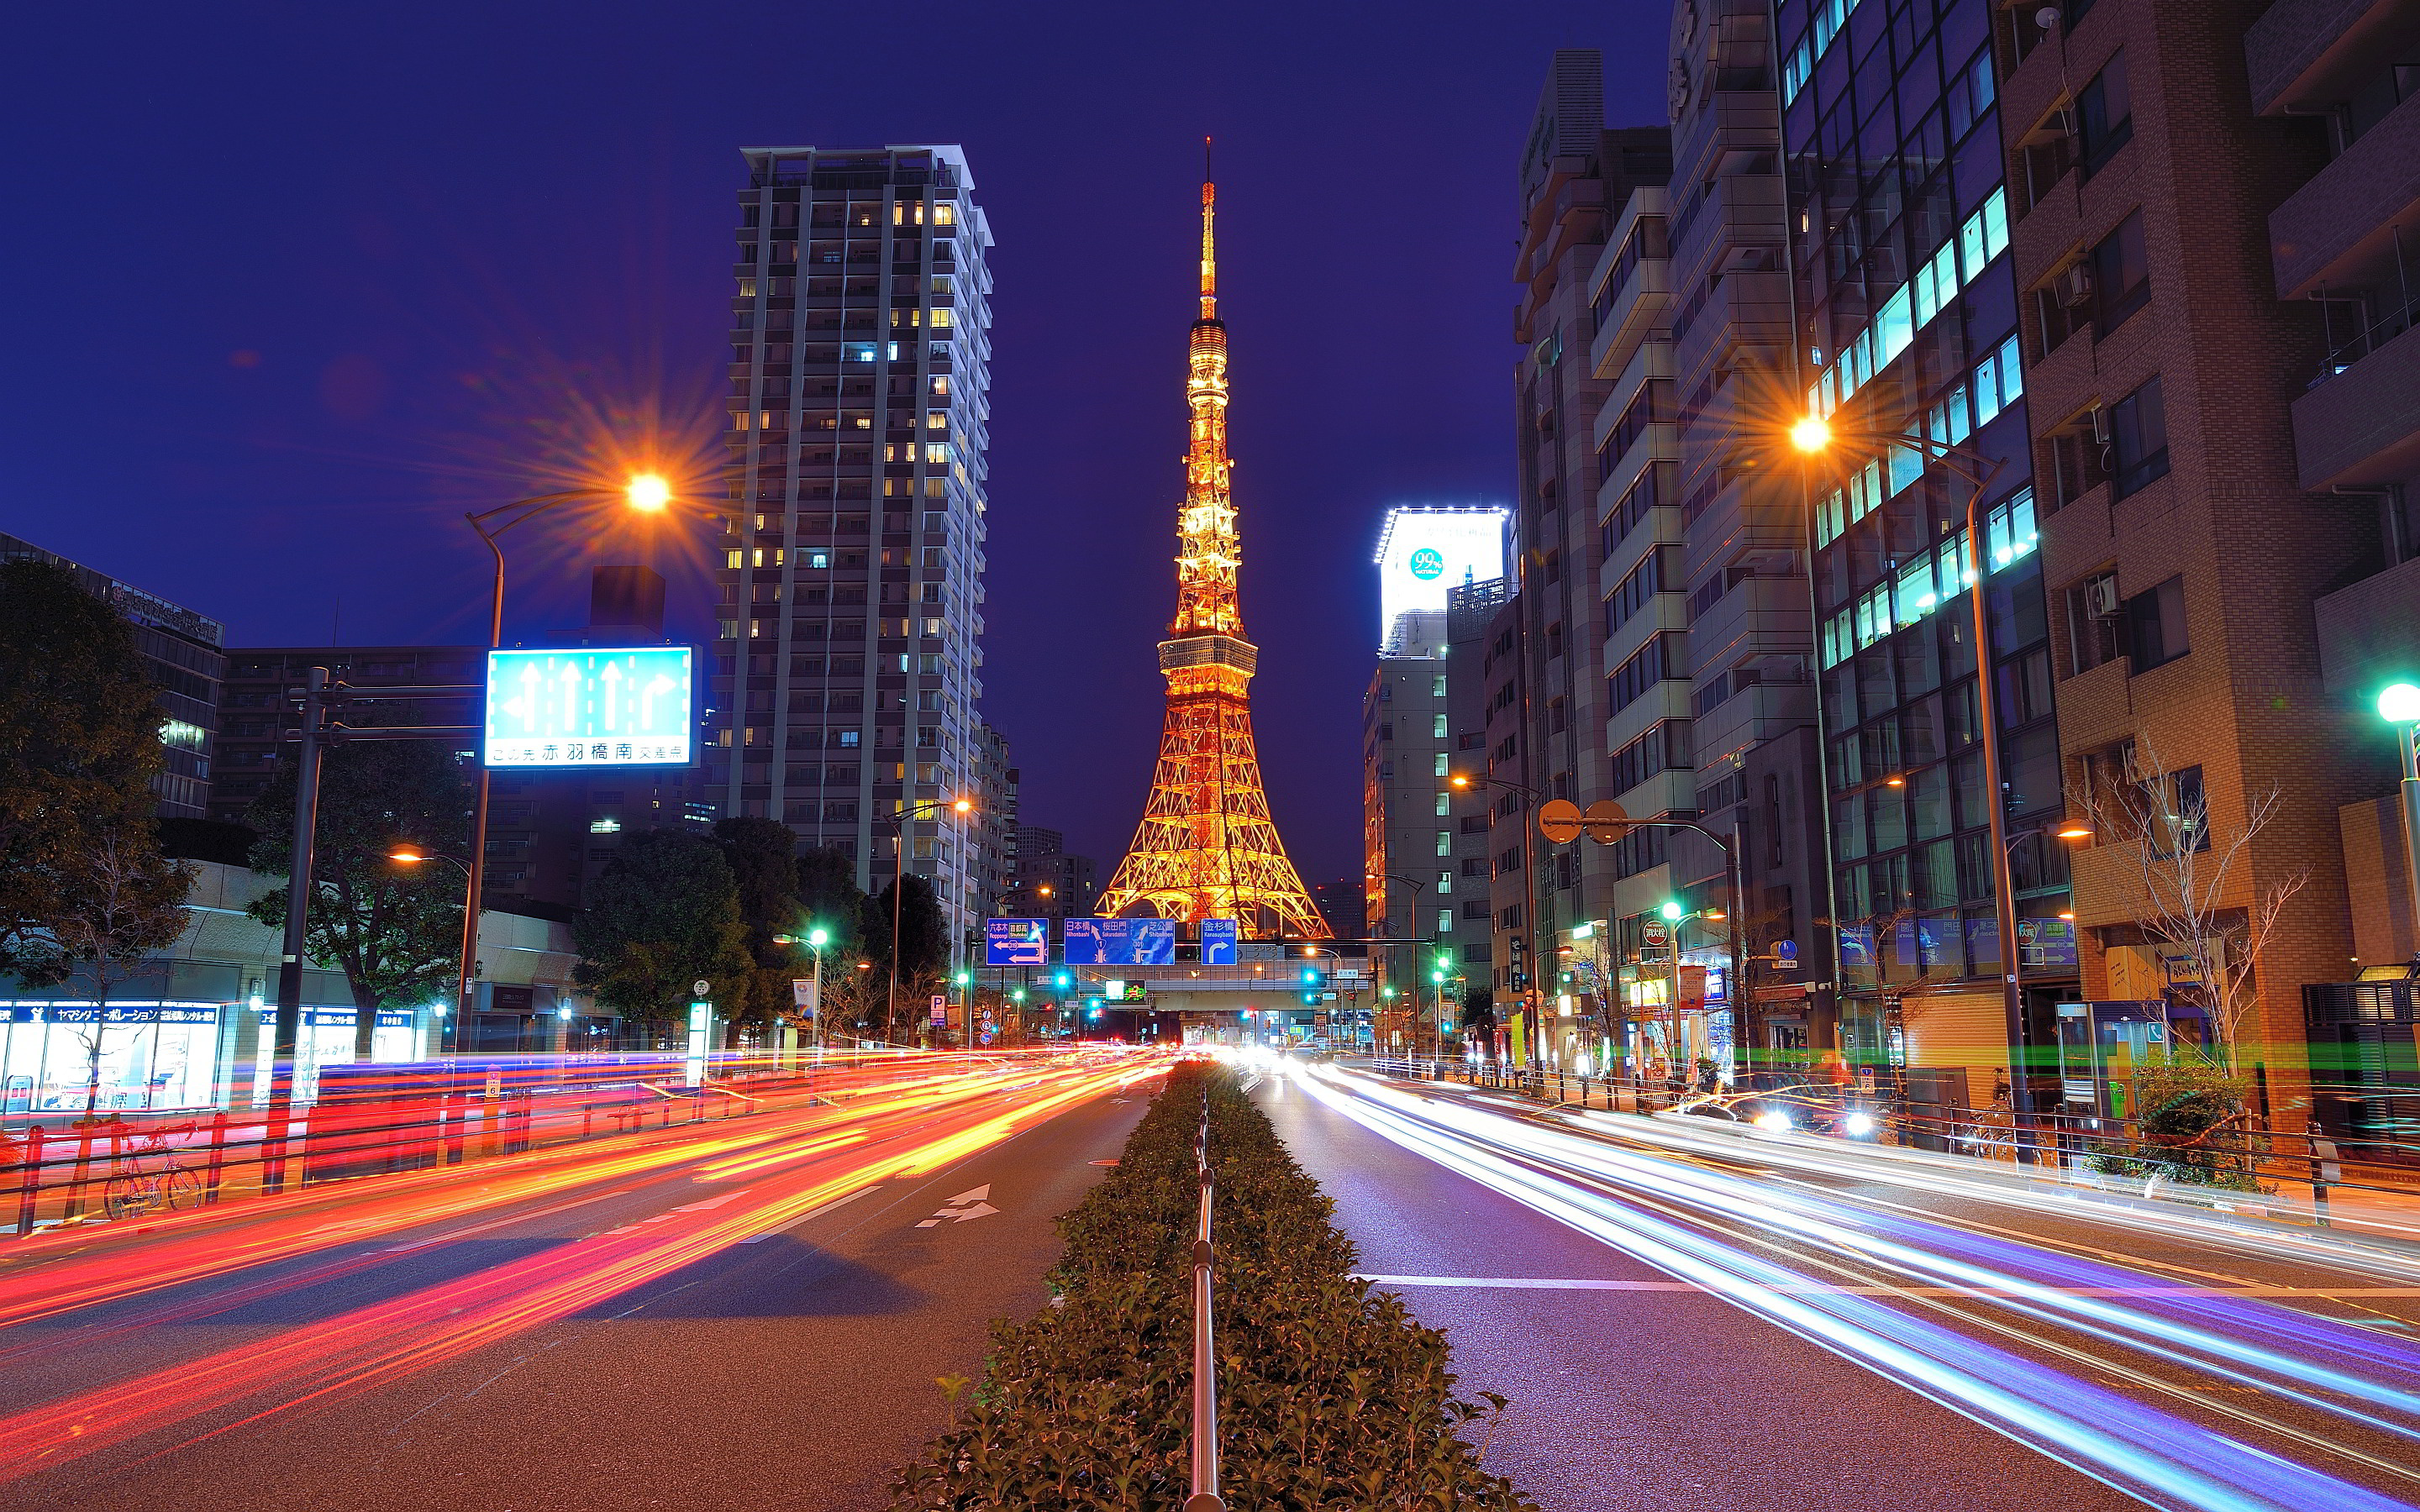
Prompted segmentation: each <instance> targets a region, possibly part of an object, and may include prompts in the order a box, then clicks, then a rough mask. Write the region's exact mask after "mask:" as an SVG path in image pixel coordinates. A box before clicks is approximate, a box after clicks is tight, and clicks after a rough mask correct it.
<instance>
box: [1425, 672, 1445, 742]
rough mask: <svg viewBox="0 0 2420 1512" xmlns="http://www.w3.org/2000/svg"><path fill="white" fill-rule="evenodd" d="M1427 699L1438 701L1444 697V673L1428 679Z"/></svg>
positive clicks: (1441, 732)
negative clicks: (1436, 699)
mask: <svg viewBox="0 0 2420 1512" xmlns="http://www.w3.org/2000/svg"><path fill="white" fill-rule="evenodd" d="M1429 697H1431V698H1438V699H1441V698H1443V697H1445V673H1443V672H1439V673H1437V674H1436V675H1435V677H1432V678H1430V679H1429ZM1437 733H1439V734H1443V733H1445V732H1444V731H1442V730H1440V731H1438V732H1437Z"/></svg>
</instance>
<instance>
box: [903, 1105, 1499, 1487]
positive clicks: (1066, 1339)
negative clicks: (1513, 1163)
mask: <svg viewBox="0 0 2420 1512" xmlns="http://www.w3.org/2000/svg"><path fill="white" fill-rule="evenodd" d="M1205 1098H1206V1101H1207V1106H1208V1112H1209V1140H1208V1149H1209V1152H1210V1165H1211V1169H1212V1174H1213V1178H1214V1183H1215V1184H1214V1192H1215V1203H1216V1209H1217V1235H1218V1239H1217V1256H1218V1257H1217V1281H1216V1291H1215V1295H1216V1306H1217V1337H1218V1422H1219V1437H1220V1440H1221V1443H1220V1445H1219V1447H1220V1450H1221V1461H1222V1463H1221V1471H1222V1475H1221V1479H1222V1481H1223V1485H1222V1487H1221V1489H1222V1490H1223V1492H1224V1494H1225V1498H1226V1502H1227V1504H1229V1505H1231V1506H1236V1507H1253V1508H1280V1507H1301V1508H1312V1507H1322V1508H1326V1507H1368V1508H1373V1509H1375V1508H1401V1507H1414V1506H1435V1507H1451V1508H1501V1509H1506V1512H1512V1509H1517V1508H1531V1507H1533V1506H1534V1504H1532V1503H1531V1502H1530V1501H1529V1500H1528V1498H1527V1497H1526V1496H1524V1495H1522V1494H1521V1493H1520V1492H1518V1491H1517V1490H1515V1489H1513V1488H1512V1484H1511V1483H1510V1482H1508V1481H1506V1480H1504V1479H1502V1478H1501V1477H1498V1476H1495V1475H1490V1474H1488V1473H1485V1472H1484V1471H1483V1470H1481V1468H1480V1464H1479V1455H1478V1452H1477V1450H1476V1448H1475V1447H1474V1445H1473V1444H1472V1443H1470V1442H1469V1440H1468V1438H1466V1431H1467V1432H1470V1433H1473V1434H1475V1436H1477V1437H1479V1438H1480V1439H1481V1443H1483V1442H1484V1435H1485V1432H1486V1428H1487V1417H1488V1414H1489V1413H1490V1412H1495V1411H1500V1410H1501V1403H1500V1402H1497V1401H1496V1400H1494V1399H1492V1398H1491V1399H1489V1400H1488V1401H1485V1402H1471V1401H1467V1400H1464V1399H1462V1398H1460V1397H1458V1396H1455V1395H1454V1391H1453V1376H1452V1374H1451V1372H1450V1368H1449V1359H1448V1353H1447V1347H1446V1339H1445V1335H1442V1334H1440V1333H1438V1332H1437V1331H1436V1330H1435V1329H1430V1328H1424V1327H1422V1326H1420V1325H1419V1323H1418V1322H1416V1321H1415V1320H1414V1319H1412V1318H1411V1316H1410V1315H1409V1314H1408V1313H1407V1312H1406V1311H1405V1310H1404V1305H1403V1303H1402V1302H1401V1300H1400V1299H1398V1298H1396V1297H1394V1296H1392V1295H1389V1294H1384V1293H1375V1292H1373V1291H1372V1289H1371V1288H1370V1286H1369V1283H1367V1282H1365V1281H1361V1280H1358V1279H1356V1278H1355V1276H1354V1275H1353V1271H1354V1268H1355V1260H1356V1256H1355V1252H1354V1247H1353V1243H1352V1242H1351V1241H1350V1240H1348V1239H1347V1238H1346V1237H1345V1236H1344V1235H1343V1234H1342V1232H1340V1231H1339V1230H1338V1229H1337V1228H1336V1227H1334V1225H1332V1224H1331V1223H1330V1222H1329V1221H1328V1220H1329V1214H1330V1211H1331V1210H1332V1204H1331V1203H1330V1202H1329V1201H1328V1199H1327V1198H1326V1196H1323V1195H1321V1193H1320V1191H1319V1188H1318V1185H1317V1183H1315V1182H1313V1181H1312V1180H1311V1178H1309V1177H1308V1176H1306V1175H1304V1174H1303V1172H1302V1170H1301V1169H1300V1168H1299V1167H1298V1166H1296V1165H1295V1163H1294V1161H1293V1159H1292V1158H1291V1157H1290V1156H1289V1155H1288V1154H1287V1153H1286V1151H1285V1149H1284V1147H1283V1146H1282V1145H1281V1144H1280V1142H1279V1140H1278V1137H1277V1134H1276V1132H1275V1131H1274V1130H1273V1129H1272V1128H1271V1127H1270V1125H1269V1121H1268V1119H1267V1118H1266V1117H1265V1116H1264V1115H1263V1114H1262V1113H1261V1111H1260V1110H1259V1109H1258V1108H1257V1107H1255V1106H1253V1105H1252V1103H1250V1101H1249V1099H1248V1098H1246V1097H1245V1096H1244V1094H1243V1092H1242V1090H1241V1088H1240V1087H1239V1086H1238V1084H1237V1082H1236V1079H1235V1076H1234V1074H1233V1072H1230V1071H1228V1070H1227V1069H1225V1068H1223V1067H1218V1066H1211V1065H1206V1064H1202V1063H1199V1062H1187V1063H1183V1064H1180V1065H1179V1066H1178V1067H1177V1068H1176V1069H1175V1071H1174V1072H1171V1076H1170V1078H1169V1082H1168V1086H1167V1088H1166V1089H1165V1090H1163V1091H1162V1092H1161V1093H1160V1095H1159V1097H1158V1098H1157V1099H1156V1101H1155V1103H1153V1106H1152V1109H1151V1111H1150V1113H1149V1114H1147V1115H1146V1116H1145V1118H1144V1119H1143V1120H1142V1122H1141V1123H1140V1125H1139V1126H1138V1127H1137V1128H1136V1130H1135V1132H1134V1134H1133V1135H1132V1137H1131V1138H1130V1139H1129V1140H1128V1141H1127V1144H1126V1147H1125V1151H1124V1153H1123V1154H1122V1156H1121V1157H1120V1162H1119V1165H1117V1167H1116V1168H1115V1169H1113V1170H1112V1171H1111V1172H1110V1173H1109V1177H1108V1179H1107V1180H1104V1181H1103V1182H1102V1183H1101V1184H1100V1185H1099V1186H1098V1187H1096V1188H1094V1191H1093V1192H1092V1193H1091V1194H1090V1195H1089V1196H1086V1198H1085V1199H1084V1201H1083V1202H1082V1203H1081V1204H1080V1205H1079V1206H1078V1208H1077V1209H1076V1211H1073V1212H1072V1213H1070V1214H1068V1215H1067V1216H1066V1217H1065V1218H1063V1220H1061V1227H1062V1231H1063V1233H1064V1235H1065V1237H1066V1242H1067V1248H1066V1252H1065V1254H1064V1256H1063V1258H1062V1259H1061V1261H1060V1264H1059V1267H1058V1269H1057V1270H1056V1271H1055V1272H1054V1273H1052V1278H1051V1279H1052V1283H1053V1287H1054V1289H1055V1290H1056V1292H1057V1295H1056V1296H1055V1297H1054V1298H1053V1299H1052V1301H1051V1303H1050V1304H1049V1305H1047V1306H1046V1307H1044V1308H1043V1309H1042V1310H1041V1311H1040V1312H1038V1313H1036V1314H1035V1315H1034V1316H1033V1317H1032V1318H1031V1319H1026V1320H1024V1321H1022V1322H1017V1321H1003V1322H1001V1323H997V1324H995V1325H994V1326H993V1333H992V1344H991V1350H990V1352H989V1356H988V1359H987V1362H986V1366H985V1380H984V1381H982V1382H981V1383H980V1384H979V1385H978V1386H977V1387H976V1388H975V1390H974V1392H973V1394H972V1396H971V1397H970V1400H969V1402H968V1405H967V1408H966V1410H965V1411H964V1412H963V1413H962V1414H961V1415H960V1417H959V1419H958V1421H957V1423H956V1425H955V1426H954V1427H952V1428H951V1429H950V1430H949V1431H948V1432H946V1433H944V1434H943V1435H941V1437H940V1438H939V1439H938V1440H936V1441H935V1442H934V1443H932V1444H931V1445H929V1446H928V1447H927V1449H926V1450H925V1452H924V1453H923V1455H922V1456H920V1457H918V1458H916V1459H915V1460H913V1461H911V1462H910V1463H909V1464H908V1465H907V1468H906V1469H905V1470H904V1471H903V1472H902V1473H901V1474H900V1477H899V1481H898V1483H897V1486H896V1489H895V1501H894V1506H895V1507H896V1508H897V1509H899V1512H927V1509H937V1508H948V1509H951V1512H969V1509H975V1508H1001V1509H1006V1508H1012V1507H1014V1508H1020V1509H1023V1508H1109V1507H1120V1508H1124V1507H1132V1508H1138V1509H1140V1508H1153V1509H1159V1508H1166V1507H1172V1506H1177V1505H1181V1504H1184V1503H1185V1501H1186V1499H1187V1491H1188V1489H1189V1472H1190V1459H1191V1451H1192V1436H1191V1428H1190V1425H1191V1421H1192V1418H1191V1409H1192V1388H1193V1369H1192V1340H1193V1290H1192V1282H1193V1260H1194V1255H1193V1238H1194V1230H1195V1221H1194V1220H1195V1211H1196V1206H1197V1204H1198V1202H1199V1197H1200V1190H1201V1189H1200V1186H1199V1184H1198V1181H1197V1179H1196V1174H1195V1169H1196V1168H1195V1154H1194V1140H1195V1137H1196V1135H1197V1134H1198V1133H1199V1132H1200V1129H1201V1126H1202V1110H1203V1106H1204V1101H1205Z"/></svg>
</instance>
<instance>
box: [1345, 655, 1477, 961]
mask: <svg viewBox="0 0 2420 1512" xmlns="http://www.w3.org/2000/svg"><path fill="white" fill-rule="evenodd" d="M1452 745H1453V735H1452V731H1451V728H1450V716H1449V715H1448V714H1447V712H1446V644H1445V615H1444V614H1443V613H1442V612H1418V613H1408V614H1404V615H1403V616H1401V617H1400V618H1399V619H1398V620H1397V621H1396V623H1395V625H1393V626H1392V628H1391V630H1390V633H1389V635H1388V642H1387V649H1386V651H1385V653H1384V654H1382V655H1381V656H1379V657H1378V666H1377V669H1376V670H1375V671H1373V672H1372V673H1371V675H1370V686H1369V687H1368V688H1367V689H1366V690H1365V691H1364V692H1363V694H1362V697H1361V872H1362V879H1361V880H1362V891H1363V903H1362V918H1363V919H1364V920H1365V921H1366V922H1367V924H1368V925H1369V928H1368V931H1367V933H1370V934H1371V935H1373V936H1377V937H1381V938H1385V939H1390V940H1420V941H1424V942H1430V943H1429V944H1427V945H1389V946H1374V947H1373V948H1372V949H1373V955H1374V957H1375V964H1377V966H1378V968H1379V978H1380V980H1382V981H1384V982H1386V983H1388V984H1389V985H1391V986H1393V987H1394V988H1395V989H1396V991H1397V993H1398V994H1399V995H1404V996H1405V997H1406V998H1410V997H1421V998H1423V999H1424V998H1425V994H1424V993H1418V992H1415V991H1414V989H1415V988H1418V987H1421V986H1423V985H1424V984H1425V983H1426V982H1427V979H1428V973H1429V971H1430V970H1431V969H1432V968H1431V965H1430V961H1431V959H1432V958H1434V957H1435V956H1436V955H1438V954H1440V953H1447V952H1450V953H1452V954H1454V955H1455V956H1456V957H1457V958H1458V957H1459V953H1460V952H1459V951H1457V950H1455V949H1454V942H1455V940H1456V937H1457V936H1456V933H1455V929H1456V911H1457V907H1458V903H1459V900H1460V897H1461V894H1460V892H1458V891H1457V889H1456V883H1457V882H1459V881H1460V880H1461V879H1460V877H1459V875H1458V869H1459V866H1460V861H1459V859H1458V857H1459V855H1460V852H1461V851H1462V850H1463V848H1464V847H1463V846H1462V844H1461V843H1460V837H1459V835H1458V834H1457V833H1456V829H1455V821H1454V817H1453V809H1454V803H1453V799H1454V792H1453V786H1452V768H1451V765H1450V748H1451V747H1452ZM1473 840H1474V841H1476V842H1477V843H1476V844H1475V845H1474V846H1473V847H1472V850H1473V855H1474V856H1480V855H1483V854H1484V844H1485V840H1486V837H1485V836H1484V835H1480V836H1474V837H1473ZM1330 922H1331V923H1332V922H1333V920H1331V921H1330ZM1477 927H1479V928H1482V929H1483V928H1484V927H1485V921H1484V920H1483V919H1482V920H1481V922H1480V924H1479V926H1477ZM1354 933H1363V932H1362V931H1355V932H1354Z"/></svg>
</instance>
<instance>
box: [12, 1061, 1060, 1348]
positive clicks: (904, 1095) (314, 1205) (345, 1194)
mask: <svg viewBox="0 0 2420 1512" xmlns="http://www.w3.org/2000/svg"><path fill="white" fill-rule="evenodd" d="M907 1072H908V1073H907V1074H906V1075H905V1076H903V1077H898V1078H896V1079H892V1080H886V1081H879V1082H870V1083H865V1084H863V1085H859V1086H856V1087H854V1088H851V1089H850V1096H851V1097H852V1099H853V1100H852V1101H849V1102H845V1103H836V1104H833V1105H830V1106H824V1107H815V1108H812V1109H808V1108H803V1107H802V1108H800V1109H799V1110H797V1111H796V1112H794V1113H791V1114H788V1115H786V1116H784V1115H780V1114H776V1115H774V1116H773V1117H774V1118H775V1119H780V1120H782V1121H778V1122H775V1123H773V1125H772V1126H771V1127H768V1126H767V1124H766V1123H765V1122H761V1121H758V1120H757V1119H750V1120H744V1121H734V1120H723V1121H716V1122H708V1123H695V1124H675V1125H673V1126H671V1127H670V1128H669V1129H663V1130H657V1131H649V1132H646V1133H641V1134H628V1135H623V1136H618V1137H614V1138H609V1139H601V1140H597V1141H594V1142H591V1143H582V1144H578V1145H556V1146H550V1147H548V1148H546V1149H538V1150H531V1151H528V1152H525V1153H522V1154H519V1155H506V1156H501V1157H497V1158H494V1159H490V1160H484V1161H481V1162H478V1163H476V1164H474V1165H439V1166H428V1167H424V1168H423V1169H420V1170H416V1171H406V1172H399V1173H396V1174H393V1175H388V1176H377V1177H362V1178H355V1179H353V1180H346V1181H337V1182H330V1183H327V1184H325V1185H321V1186H314V1187H309V1188H305V1189H304V1190H303V1191H302V1192H301V1193H300V1194H297V1195H296V1196H292V1197H289V1198H277V1199H271V1200H270V1201H269V1202H266V1203H229V1204H226V1205H224V1206H218V1207H209V1208H200V1209H192V1210H187V1211H177V1212H168V1213H163V1214H159V1215H157V1216H152V1217H147V1218H146V1219H145V1220H144V1221H143V1223H142V1224H141V1226H140V1227H139V1228H138V1230H137V1238H138V1239H139V1240H141V1241H143V1242H138V1243H136V1244H132V1245H128V1244H126V1243H125V1242H124V1241H125V1236H124V1235H123V1234H122V1233H119V1232H116V1231H113V1229H112V1228H110V1227H106V1226H93V1227H76V1228H68V1229H56V1230H51V1231H49V1232H46V1233H44V1234H41V1235H39V1236H36V1237H35V1238H32V1239H29V1240H24V1241H20V1242H17V1243H15V1244H11V1245H9V1246H8V1247H7V1248H5V1249H0V1328H5V1327H8V1326H10V1325H14V1324H18V1323H23V1322H30V1321H33V1320H36V1319H41V1318H46V1317H52V1316H55V1315H58V1314H61V1313H66V1312H70V1311H74V1310H76V1309H78V1308H83V1307H89V1306H93V1305H96V1304H101V1303H104V1302H112V1301H118V1300H122V1299H124V1298H127V1297H130V1296H134V1295H138V1294H140V1293H143V1292H147V1291H157V1290H162V1289H164V1288H171V1287H176V1286H181V1285H185V1284H188V1283H191V1282H194V1281H199V1280H204V1279H207V1278H209V1277H210V1276H213V1275H224V1274H228V1273H234V1272H238V1271H242V1270H247V1269H250V1268H252V1267H254V1266H257V1265H262V1264H267V1263H271V1262H274V1261H278V1260H284V1259H290V1258H293V1257H299V1256H302V1255H307V1254H311V1253H313V1252H316V1251H318V1250H321V1249H325V1248H327V1247H328V1246H329V1245H330V1244H331V1243H334V1242H338V1240H339V1239H351V1240H365V1239H371V1238H376V1237H380V1236H383V1235H387V1234H392V1233H396V1232H397V1231H400V1230H402V1229H405V1228H411V1227H419V1226H421V1225H424V1224H427V1223H428V1222H430V1221H432V1220H438V1219H444V1218H451V1217H458V1216H464V1215H468V1214H471V1213H475V1212H481V1211H489V1210H492V1209H494V1208H498V1207H502V1206H505V1205H507V1204H510V1203H514V1202H521V1201H528V1200H532V1199H535V1198H539V1197H544V1196H553V1195H556V1194H559V1193H565V1192H569V1191H574V1190H577V1189H579V1188H582V1187H586V1186H593V1185H599V1184H605V1183H611V1182H615V1181H624V1180H632V1179H637V1178H644V1177H646V1176H648V1175H650V1174H652V1173H655V1172H657V1171H659V1170H660V1169H661V1168H662V1167H663V1166H664V1165H667V1164H668V1163H672V1162H676V1161H681V1160H687V1159H692V1158H694V1157H696V1156H698V1155H700V1154H711V1153H715V1152H719V1151H729V1152H732V1153H733V1154H734V1155H735V1156H737V1153H738V1152H740V1151H743V1150H748V1149H755V1148H758V1147H766V1146H777V1145H780V1144H782V1143H783V1142H788V1141H796V1140H797V1139H798V1138H799V1134H800V1133H801V1130H800V1127H799V1122H798V1121H797V1120H799V1119H811V1120H813V1122H814V1126H815V1127H817V1128H822V1127H827V1126H830V1125H832V1124H835V1123H842V1122H847V1121H849V1120H861V1119H872V1118H876V1117H880V1116H884V1115H891V1114H900V1113H914V1112H918V1111H921V1110H926V1109H930V1108H933V1107H937V1106H940V1105H943V1104H946V1103H950V1102H952V1101H954V1100H957V1099H964V1098H981V1097H987V1096H992V1095H997V1094H998V1093H1000V1092H1001V1091H1002V1090H1003V1089H1006V1088H1022V1087H1025V1086H1027V1085H1029V1084H1030V1083H1031V1082H1032V1080H1033V1078H1034V1076H1035V1074H1036V1072H1035V1069H1034V1068H1032V1067H1014V1066H1006V1067H1002V1066H992V1065H984V1066H982V1067H981V1068H980V1069H979V1070H977V1071H973V1072H969V1071H964V1070H952V1069H946V1068H944V1069H935V1068H933V1067H931V1066H929V1065H927V1066H916V1067H912V1068H907ZM817 1090H818V1092H819V1093H820V1092H821V1091H822V1090H824V1089H822V1088H818V1089H817ZM339 1214H341V1216H340V1217H336V1221H334V1222H322V1223H318V1226H317V1227H314V1222H315V1221H316V1220H321V1219H328V1218H331V1217H332V1216H335V1215H339ZM355 1269H359V1265H358V1264H357V1263H355V1262H350V1261H338V1262H335V1263H334V1266H332V1267H331V1268H329V1269H328V1270H326V1271H324V1272H317V1273H313V1276H312V1279H324V1278H326V1277H327V1276H331V1275H334V1274H340V1273H344V1272H345V1271H349V1270H355ZM298 1284H299V1283H298ZM5 1358H7V1356H6V1355H0V1359H5Z"/></svg>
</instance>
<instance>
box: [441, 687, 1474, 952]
mask: <svg viewBox="0 0 2420 1512" xmlns="http://www.w3.org/2000/svg"><path fill="white" fill-rule="evenodd" d="M1429 697H1431V698H1433V699H1441V698H1443V697H1445V673H1443V672H1438V673H1437V674H1436V675H1435V676H1434V677H1431V678H1430V679H1429ZM1440 717H1442V716H1440ZM1437 733H1439V734H1443V733H1445V732H1444V731H1442V730H1440V731H1438V732H1437ZM457 953H459V952H457Z"/></svg>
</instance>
